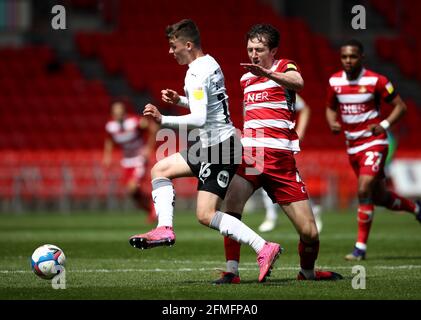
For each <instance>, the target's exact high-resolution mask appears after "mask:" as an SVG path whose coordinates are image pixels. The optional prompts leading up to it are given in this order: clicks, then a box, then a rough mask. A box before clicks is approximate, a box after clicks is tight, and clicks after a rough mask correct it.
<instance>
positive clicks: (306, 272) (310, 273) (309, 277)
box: [301, 268, 316, 280]
mask: <svg viewBox="0 0 421 320" xmlns="http://www.w3.org/2000/svg"><path fill="white" fill-rule="evenodd" d="M301 273H302V274H303V275H304V277H305V278H306V279H307V280H312V279H314V278H315V277H316V273H315V272H314V269H311V270H306V269H303V268H301Z"/></svg>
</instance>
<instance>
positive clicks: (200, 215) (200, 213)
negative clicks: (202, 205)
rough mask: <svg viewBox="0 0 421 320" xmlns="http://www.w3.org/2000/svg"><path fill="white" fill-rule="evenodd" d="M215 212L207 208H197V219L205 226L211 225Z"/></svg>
mask: <svg viewBox="0 0 421 320" xmlns="http://www.w3.org/2000/svg"><path fill="white" fill-rule="evenodd" d="M214 213H215V211H214V210H213V212H212V211H210V210H206V209H197V211H196V218H197V221H199V223H201V224H203V225H205V226H209V225H210V223H211V220H212V216H213V214H214Z"/></svg>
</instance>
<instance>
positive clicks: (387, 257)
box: [370, 256, 421, 260]
mask: <svg viewBox="0 0 421 320" xmlns="http://www.w3.org/2000/svg"><path fill="white" fill-rule="evenodd" d="M370 260H421V256H386V257H377V258H370Z"/></svg>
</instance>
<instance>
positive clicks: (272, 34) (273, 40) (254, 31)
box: [246, 24, 280, 50]
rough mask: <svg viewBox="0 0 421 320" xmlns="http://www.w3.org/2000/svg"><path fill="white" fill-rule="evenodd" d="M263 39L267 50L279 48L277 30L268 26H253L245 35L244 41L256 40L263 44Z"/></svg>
mask: <svg viewBox="0 0 421 320" xmlns="http://www.w3.org/2000/svg"><path fill="white" fill-rule="evenodd" d="M263 37H264V38H265V40H266V42H267V45H268V47H269V49H271V50H272V49H273V48H277V47H278V46H279V40H280V35H279V31H278V29H276V28H275V27H273V26H272V25H270V24H255V25H254V26H252V27H251V29H250V30H249V32H247V35H246V41H248V40H250V39H254V38H257V39H258V40H259V41H262V42H263V39H262V38H263Z"/></svg>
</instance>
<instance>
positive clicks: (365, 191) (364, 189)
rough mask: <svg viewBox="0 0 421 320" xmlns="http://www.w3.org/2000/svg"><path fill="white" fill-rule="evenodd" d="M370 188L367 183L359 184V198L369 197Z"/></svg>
mask: <svg viewBox="0 0 421 320" xmlns="http://www.w3.org/2000/svg"><path fill="white" fill-rule="evenodd" d="M370 194H371V192H370V188H369V185H368V184H360V185H359V186H358V198H360V199H366V198H368V197H370Z"/></svg>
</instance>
